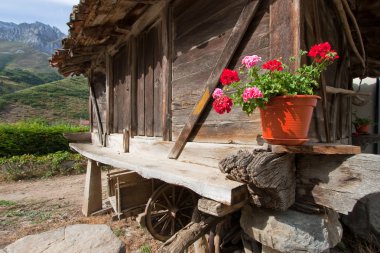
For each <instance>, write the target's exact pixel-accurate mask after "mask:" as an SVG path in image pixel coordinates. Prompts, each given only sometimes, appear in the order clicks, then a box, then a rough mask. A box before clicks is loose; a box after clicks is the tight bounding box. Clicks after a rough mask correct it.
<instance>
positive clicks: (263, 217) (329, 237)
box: [240, 205, 343, 253]
mask: <svg viewBox="0 0 380 253" xmlns="http://www.w3.org/2000/svg"><path fill="white" fill-rule="evenodd" d="M240 225H241V227H242V228H243V230H244V232H245V233H246V234H247V235H249V236H250V237H251V238H253V239H255V240H256V241H258V242H260V243H262V244H263V245H264V246H267V247H270V248H272V249H275V250H277V251H280V252H288V253H297V252H303V253H304V252H310V253H320V252H323V251H325V250H327V249H329V248H332V247H334V246H335V245H336V244H337V243H338V242H340V240H341V238H342V233H343V230H342V227H341V225H340V223H339V220H338V214H337V213H335V212H333V211H329V212H328V213H326V214H320V215H311V214H305V213H300V212H297V211H293V210H287V211H285V212H281V211H275V210H270V209H263V208H253V207H251V206H248V205H247V206H245V207H244V208H243V210H242V216H241V219H240Z"/></svg>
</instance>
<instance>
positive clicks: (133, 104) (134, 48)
mask: <svg viewBox="0 0 380 253" xmlns="http://www.w3.org/2000/svg"><path fill="white" fill-rule="evenodd" d="M130 56H131V57H130V59H131V60H130V65H129V66H130V70H131V88H130V92H129V95H130V107H131V128H130V135H131V137H133V136H135V135H137V104H136V102H137V43H136V37H132V38H131V50H130Z"/></svg>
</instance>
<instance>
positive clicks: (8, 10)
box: [0, 0, 79, 34]
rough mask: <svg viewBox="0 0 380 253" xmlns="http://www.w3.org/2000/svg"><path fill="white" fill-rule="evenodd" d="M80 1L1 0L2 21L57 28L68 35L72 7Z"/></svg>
mask: <svg viewBox="0 0 380 253" xmlns="http://www.w3.org/2000/svg"><path fill="white" fill-rule="evenodd" d="M78 2H79V0H0V21H4V22H13V23H16V24H19V23H24V22H25V23H34V22H36V21H39V22H42V23H45V24H48V25H51V26H55V27H57V28H58V29H59V30H61V31H62V32H63V33H65V34H67V31H68V26H67V25H66V23H67V22H68V21H69V19H70V13H71V11H72V7H73V5H75V4H78Z"/></svg>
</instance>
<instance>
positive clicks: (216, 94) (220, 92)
mask: <svg viewBox="0 0 380 253" xmlns="http://www.w3.org/2000/svg"><path fill="white" fill-rule="evenodd" d="M221 96H223V90H222V89H220V88H216V89H215V90H214V92H213V93H212V98H213V99H217V98H218V97H221Z"/></svg>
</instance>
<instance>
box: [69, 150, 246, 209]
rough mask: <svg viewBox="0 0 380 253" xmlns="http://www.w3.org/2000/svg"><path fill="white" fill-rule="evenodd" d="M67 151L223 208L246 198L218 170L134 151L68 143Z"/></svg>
mask: <svg viewBox="0 0 380 253" xmlns="http://www.w3.org/2000/svg"><path fill="white" fill-rule="evenodd" d="M70 147H71V148H72V149H74V150H75V151H77V152H79V153H80V154H82V155H83V156H85V157H87V158H89V159H92V160H94V161H98V162H100V163H103V164H107V165H110V166H113V167H115V168H120V169H127V170H131V171H135V172H137V173H139V174H140V175H141V176H143V177H144V178H148V179H149V178H155V179H160V180H163V181H165V182H167V183H169V184H176V185H181V186H184V187H186V188H189V189H191V190H193V191H194V192H196V193H198V194H199V195H201V196H204V197H206V198H209V199H213V200H215V201H218V202H221V203H223V204H226V205H234V204H236V203H239V202H241V201H243V200H244V199H246V197H247V188H246V186H245V185H244V184H243V183H239V182H236V181H232V180H228V179H226V177H225V175H224V174H223V173H221V172H220V171H219V169H218V168H213V167H208V166H202V165H198V164H191V163H186V162H179V161H176V160H170V159H167V158H159V157H157V156H151V155H149V153H147V152H144V153H142V152H133V149H130V153H120V152H117V151H115V150H113V149H110V148H106V147H98V146H95V145H92V144H82V143H71V144H70ZM132 147H133V146H132V145H131V148H132Z"/></svg>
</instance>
